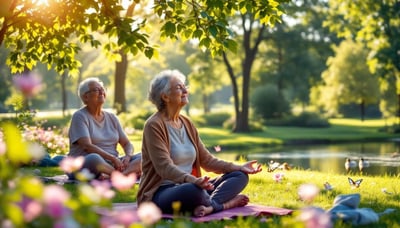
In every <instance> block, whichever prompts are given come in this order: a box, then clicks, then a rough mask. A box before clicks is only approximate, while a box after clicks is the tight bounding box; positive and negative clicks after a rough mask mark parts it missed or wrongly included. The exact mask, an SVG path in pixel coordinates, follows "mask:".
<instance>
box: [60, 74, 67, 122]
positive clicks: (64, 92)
mask: <svg viewBox="0 0 400 228" xmlns="http://www.w3.org/2000/svg"><path fill="white" fill-rule="evenodd" d="M67 76H68V73H67V70H65V71H64V73H63V74H62V75H61V96H62V98H61V99H62V116H63V117H65V112H66V110H67V108H68V107H67V106H68V100H67V90H66V85H65V84H66V81H67Z"/></svg>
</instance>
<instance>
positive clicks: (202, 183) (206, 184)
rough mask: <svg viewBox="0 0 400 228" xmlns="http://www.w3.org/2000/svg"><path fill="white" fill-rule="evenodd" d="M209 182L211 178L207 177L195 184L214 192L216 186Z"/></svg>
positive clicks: (199, 179)
mask: <svg viewBox="0 0 400 228" xmlns="http://www.w3.org/2000/svg"><path fill="white" fill-rule="evenodd" d="M209 180H210V177H207V176H205V177H200V178H198V179H197V180H196V182H194V183H195V184H196V185H197V186H199V187H200V188H202V189H205V190H207V191H208V190H213V189H214V185H213V184H211V183H210V182H209Z"/></svg>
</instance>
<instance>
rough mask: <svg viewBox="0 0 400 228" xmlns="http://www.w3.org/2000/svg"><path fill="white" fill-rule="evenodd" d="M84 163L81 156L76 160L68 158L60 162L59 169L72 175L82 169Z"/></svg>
mask: <svg viewBox="0 0 400 228" xmlns="http://www.w3.org/2000/svg"><path fill="white" fill-rule="evenodd" d="M84 161H85V158H84V157H83V156H79V157H76V158H74V157H69V156H68V157H66V158H64V159H63V160H62V161H61V162H60V167H61V169H62V170H63V171H64V172H66V173H73V172H75V171H78V170H79V169H80V168H81V167H82V165H83V162H84Z"/></svg>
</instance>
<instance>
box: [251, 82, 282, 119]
mask: <svg viewBox="0 0 400 228" xmlns="http://www.w3.org/2000/svg"><path fill="white" fill-rule="evenodd" d="M251 104H252V107H253V109H254V113H255V114H256V115H259V116H261V117H262V118H264V119H269V118H279V117H282V116H283V115H284V114H286V113H289V112H290V109H289V108H290V107H289V103H288V102H287V101H286V100H285V99H284V97H283V96H282V95H281V94H280V93H279V90H278V88H277V86H275V85H273V84H267V85H264V86H260V87H258V88H256V89H255V90H254V92H253V94H252V97H251Z"/></svg>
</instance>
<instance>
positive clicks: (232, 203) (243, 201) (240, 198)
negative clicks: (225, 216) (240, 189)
mask: <svg viewBox="0 0 400 228" xmlns="http://www.w3.org/2000/svg"><path fill="white" fill-rule="evenodd" d="M248 203H249V197H247V196H246V195H237V196H235V198H233V199H231V200H229V201H228V202H226V203H224V210H226V209H230V208H234V207H244V206H246V205H247V204H248Z"/></svg>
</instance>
